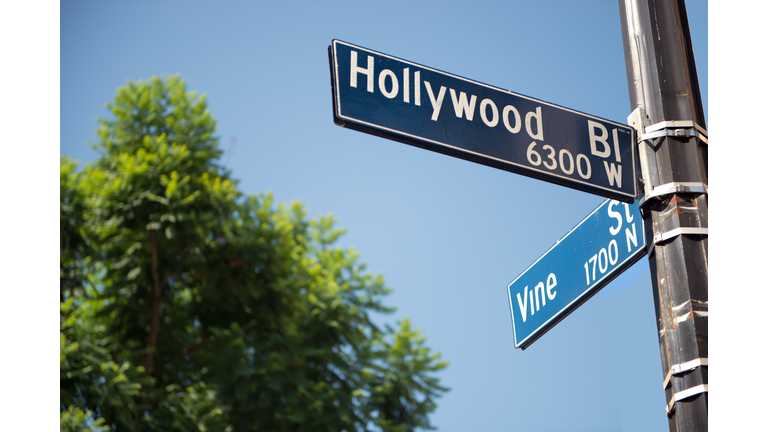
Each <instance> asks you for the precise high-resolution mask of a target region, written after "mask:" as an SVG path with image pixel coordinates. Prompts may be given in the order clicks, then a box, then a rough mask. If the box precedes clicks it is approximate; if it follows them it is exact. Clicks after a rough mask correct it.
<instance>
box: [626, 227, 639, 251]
mask: <svg viewBox="0 0 768 432" xmlns="http://www.w3.org/2000/svg"><path fill="white" fill-rule="evenodd" d="M624 232H625V233H626V234H627V252H632V244H634V245H635V247H637V230H636V229H635V224H632V232H631V233H630V232H629V228H627V229H625V230H624ZM630 239H631V240H630ZM630 242H631V243H630Z"/></svg>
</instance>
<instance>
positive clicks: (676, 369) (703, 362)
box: [664, 357, 709, 389]
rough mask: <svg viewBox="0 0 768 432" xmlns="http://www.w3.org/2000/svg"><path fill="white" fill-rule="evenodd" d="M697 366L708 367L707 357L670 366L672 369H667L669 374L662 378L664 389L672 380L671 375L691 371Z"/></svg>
mask: <svg viewBox="0 0 768 432" xmlns="http://www.w3.org/2000/svg"><path fill="white" fill-rule="evenodd" d="M699 366H709V359H708V358H707V357H702V358H697V359H693V360H691V361H687V362H685V363H678V364H676V365H672V367H671V368H669V372H667V377H666V378H664V389H666V388H667V387H668V386H669V381H670V380H671V379H672V375H679V374H681V373H683V372H688V371H692V370H694V369H696V368H697V367H699Z"/></svg>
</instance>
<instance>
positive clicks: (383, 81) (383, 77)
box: [379, 69, 400, 99]
mask: <svg viewBox="0 0 768 432" xmlns="http://www.w3.org/2000/svg"><path fill="white" fill-rule="evenodd" d="M387 77H390V78H391V79H392V90H391V91H387ZM379 90H381V94H383V95H384V96H385V97H386V98H387V99H392V98H394V97H395V96H397V92H398V91H399V90H400V85H399V84H398V82H397V77H396V76H395V73H394V72H392V71H391V70H389V69H384V70H383V71H381V73H379Z"/></svg>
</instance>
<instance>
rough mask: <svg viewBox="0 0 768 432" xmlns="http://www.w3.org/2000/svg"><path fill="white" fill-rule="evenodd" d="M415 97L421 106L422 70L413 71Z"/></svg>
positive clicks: (417, 104)
mask: <svg viewBox="0 0 768 432" xmlns="http://www.w3.org/2000/svg"><path fill="white" fill-rule="evenodd" d="M413 81H414V83H413V99H415V101H414V104H415V105H416V106H421V71H416V72H414V73H413Z"/></svg>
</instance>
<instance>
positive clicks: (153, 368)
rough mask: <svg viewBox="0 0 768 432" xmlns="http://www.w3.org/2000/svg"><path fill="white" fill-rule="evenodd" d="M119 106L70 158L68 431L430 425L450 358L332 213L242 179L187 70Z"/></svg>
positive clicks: (64, 293)
mask: <svg viewBox="0 0 768 432" xmlns="http://www.w3.org/2000/svg"><path fill="white" fill-rule="evenodd" d="M107 106H108V108H109V110H110V111H111V113H112V115H113V118H112V119H108V120H100V125H101V126H100V128H99V129H98V130H97V136H98V138H99V141H98V143H97V144H95V147H96V148H97V149H98V150H99V151H100V152H101V157H100V158H99V159H98V160H97V161H96V162H95V163H93V164H91V165H89V166H86V167H84V168H83V170H82V171H78V170H77V167H76V165H75V164H74V163H72V162H71V161H70V160H69V159H68V158H63V159H62V162H61V197H62V198H61V232H62V240H61V255H60V256H61V287H60V295H61V299H62V306H61V315H62V316H61V425H62V426H61V427H62V430H65V429H66V430H102V429H103V428H106V427H113V428H116V429H117V430H128V431H133V430H136V431H144V430H163V431H170V430H180V431H187V430H190V431H191V430H226V431H240V430H291V431H293V430H338V431H341V430H346V431H356V430H371V429H373V430H377V429H381V430H387V431H410V430H415V429H417V428H423V429H431V425H430V423H429V419H428V414H429V413H431V412H432V411H434V409H435V407H436V405H435V399H436V398H437V397H439V396H440V395H441V394H442V393H444V392H445V391H447V390H448V389H447V388H444V387H442V386H440V384H439V381H438V380H437V378H435V377H434V373H435V372H437V371H439V370H441V369H443V368H445V367H446V366H447V363H445V362H442V361H440V355H439V353H437V354H434V353H432V352H431V350H430V349H429V348H428V347H426V345H425V338H424V337H423V336H421V335H420V333H419V332H418V331H414V330H413V329H412V328H411V326H410V323H409V322H408V320H407V319H405V320H403V321H402V322H400V323H398V325H397V326H396V327H395V328H392V327H389V326H386V327H385V328H379V327H377V326H376V325H375V324H374V323H373V321H372V320H371V316H370V314H371V313H390V312H392V311H393V310H394V309H393V308H391V307H387V306H384V305H383V303H382V300H383V298H384V297H385V296H386V295H387V294H388V293H389V292H390V290H391V289H390V288H387V287H386V286H385V285H384V281H383V279H382V277H381V276H373V275H371V274H369V273H367V272H366V270H365V266H364V264H362V263H361V261H360V257H359V255H358V254H357V253H356V252H355V251H354V250H352V249H342V248H339V247H336V246H334V245H335V243H336V241H337V239H338V238H339V236H341V235H342V234H343V232H344V231H343V230H340V229H337V228H335V220H334V219H333V218H332V217H330V216H329V217H321V218H318V219H315V220H311V219H308V218H307V215H306V212H305V210H304V208H303V207H302V205H301V204H299V203H296V202H294V203H293V204H291V205H290V206H284V205H275V204H274V203H273V202H272V197H271V195H269V194H266V195H257V196H253V195H249V196H246V195H243V194H242V193H241V192H240V191H239V190H238V189H237V183H236V182H235V181H234V180H232V179H231V178H230V175H229V173H228V172H227V171H225V170H223V169H222V168H220V167H218V166H217V165H216V163H215V161H216V159H217V158H218V157H219V156H220V154H221V152H220V150H219V148H218V141H217V138H216V137H215V135H214V133H215V120H214V119H213V117H212V116H211V114H210V112H209V111H208V109H207V105H206V102H205V97H204V96H198V95H197V94H196V93H195V92H188V91H187V89H186V86H185V83H184V81H183V80H181V79H180V78H179V77H169V78H157V77H155V78H152V79H149V80H146V81H139V82H130V81H129V82H128V83H127V85H126V86H124V87H121V88H120V89H119V90H118V93H117V95H116V97H115V100H114V101H113V102H112V103H111V104H108V105H107Z"/></svg>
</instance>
